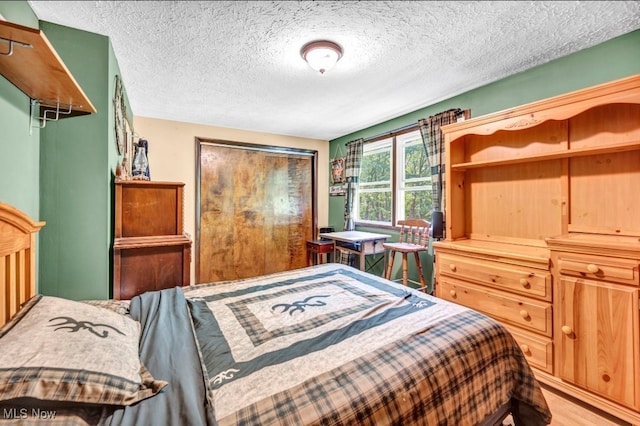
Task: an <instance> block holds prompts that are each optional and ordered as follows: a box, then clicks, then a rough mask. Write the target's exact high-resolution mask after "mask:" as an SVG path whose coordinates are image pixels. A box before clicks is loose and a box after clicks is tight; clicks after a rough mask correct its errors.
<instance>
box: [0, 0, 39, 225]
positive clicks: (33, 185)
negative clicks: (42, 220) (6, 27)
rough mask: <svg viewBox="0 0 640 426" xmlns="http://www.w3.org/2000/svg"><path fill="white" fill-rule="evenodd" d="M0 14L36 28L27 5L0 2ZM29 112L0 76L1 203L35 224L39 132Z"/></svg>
mask: <svg viewBox="0 0 640 426" xmlns="http://www.w3.org/2000/svg"><path fill="white" fill-rule="evenodd" d="M0 14H2V16H4V18H5V19H7V20H8V21H10V22H15V23H17V24H20V25H24V26H28V27H32V28H38V19H37V18H36V16H35V15H34V13H33V11H32V10H31V8H30V7H29V5H28V4H27V2H21V1H20V2H15V1H0ZM5 46H6V45H5ZM18 54H19V48H16V52H15V55H18ZM29 109H30V100H29V97H28V96H27V95H25V94H24V93H22V91H20V90H19V89H18V88H17V87H15V86H14V85H13V84H12V83H10V82H9V80H7V79H6V78H4V77H2V76H0V201H2V202H4V203H7V204H11V205H12V206H14V207H17V208H18V209H20V210H22V211H24V212H25V213H27V214H28V215H29V216H30V217H32V218H33V219H35V220H38V219H39V215H40V212H39V210H40V198H39V176H40V163H39V161H40V160H39V158H40V129H38V128H30V123H29Z"/></svg>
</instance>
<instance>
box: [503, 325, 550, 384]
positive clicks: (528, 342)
mask: <svg viewBox="0 0 640 426" xmlns="http://www.w3.org/2000/svg"><path fill="white" fill-rule="evenodd" d="M506 327H507V329H508V330H509V331H510V332H511V335H512V336H513V338H514V339H515V340H516V342H518V345H519V346H520V349H521V350H522V353H523V354H524V357H525V358H526V359H527V362H528V363H529V365H531V366H532V367H535V368H537V369H538V370H542V371H545V372H547V373H549V374H553V343H552V342H551V339H547V338H545V337H541V336H538V335H531V334H528V333H526V332H523V331H520V330H518V329H516V328H514V327H510V326H508V325H507V326H506Z"/></svg>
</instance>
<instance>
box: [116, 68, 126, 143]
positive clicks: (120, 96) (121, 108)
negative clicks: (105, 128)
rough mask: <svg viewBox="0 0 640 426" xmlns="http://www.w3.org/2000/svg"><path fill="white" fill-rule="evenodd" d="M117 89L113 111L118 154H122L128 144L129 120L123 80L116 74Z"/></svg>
mask: <svg viewBox="0 0 640 426" xmlns="http://www.w3.org/2000/svg"><path fill="white" fill-rule="evenodd" d="M115 86H116V89H115V93H114V95H113V111H114V122H115V132H116V146H117V147H118V155H122V154H124V152H125V146H126V143H127V141H126V138H127V136H126V129H125V126H126V124H125V123H126V122H127V107H126V105H125V103H124V93H123V91H122V81H121V80H120V76H118V75H116V84H115Z"/></svg>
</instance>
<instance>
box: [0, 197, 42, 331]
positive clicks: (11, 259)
mask: <svg viewBox="0 0 640 426" xmlns="http://www.w3.org/2000/svg"><path fill="white" fill-rule="evenodd" d="M44 225H45V222H35V221H33V220H32V219H31V218H30V217H29V216H28V215H26V214H25V213H24V212H21V211H20V210H18V209H16V208H15V207H12V206H10V205H8V204H5V203H2V202H0V325H3V324H4V323H6V322H7V321H8V320H9V319H10V318H11V317H12V316H13V315H14V314H15V313H16V312H17V311H18V310H19V309H20V306H21V305H22V303H24V302H25V301H27V300H29V299H30V298H31V297H33V296H34V295H35V268H36V265H35V253H36V251H35V248H36V247H35V244H36V234H37V232H38V231H39V230H40V229H41V228H42V227H43V226H44Z"/></svg>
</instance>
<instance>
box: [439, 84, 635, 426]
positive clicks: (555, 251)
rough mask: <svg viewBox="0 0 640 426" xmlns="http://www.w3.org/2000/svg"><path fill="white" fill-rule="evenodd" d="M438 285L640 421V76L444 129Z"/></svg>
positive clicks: (593, 400)
mask: <svg viewBox="0 0 640 426" xmlns="http://www.w3.org/2000/svg"><path fill="white" fill-rule="evenodd" d="M442 130H443V133H444V135H445V143H446V147H445V152H446V183H447V184H446V211H445V213H446V239H445V240H443V241H439V242H436V243H434V250H435V258H436V265H435V267H436V294H437V296H439V297H441V298H443V299H447V300H450V301H453V302H456V303H459V304H462V305H465V306H468V307H471V308H474V309H476V310H478V311H481V312H483V313H485V314H487V315H489V316H492V317H494V318H496V319H498V320H499V321H501V322H502V323H503V324H504V325H505V326H506V327H507V328H508V329H509V330H510V331H511V332H512V334H513V336H514V338H515V339H516V340H517V341H518V343H519V345H520V347H521V349H522V351H523V353H524V355H525V356H526V357H527V359H528V361H529V363H530V365H531V366H532V367H533V368H534V371H535V373H536V376H537V377H538V379H539V380H540V381H541V382H543V383H545V384H547V385H549V386H552V387H555V388H557V389H559V390H561V391H563V392H566V393H568V394H570V395H572V396H574V397H576V398H578V399H580V400H582V401H584V402H586V403H588V404H591V405H593V406H595V407H598V408H600V409H602V410H605V411H607V412H609V413H611V414H613V415H615V416H617V417H619V418H621V419H623V420H625V421H628V422H631V423H633V424H640V316H639V311H638V309H639V303H638V299H639V290H640V275H639V273H638V269H639V265H640V75H635V76H631V77H628V78H623V79H620V80H616V81H613V82H609V83H605V84H600V85H597V86H594V87H590V88H586V89H583V90H578V91H575V92H571V93H568V94H565V95H560V96H556V97H552V98H549V99H546V100H542V101H538V102H533V103H530V104H527V105H523V106H520V107H516V108H512V109H509V110H505V111H500V112H497V113H493V114H489V115H486V116H482V117H477V118H474V119H470V120H466V121H463V122H459V123H454V124H451V125H448V126H444V127H443V129H442Z"/></svg>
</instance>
